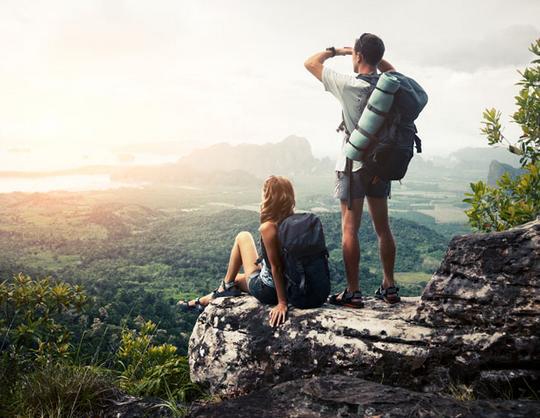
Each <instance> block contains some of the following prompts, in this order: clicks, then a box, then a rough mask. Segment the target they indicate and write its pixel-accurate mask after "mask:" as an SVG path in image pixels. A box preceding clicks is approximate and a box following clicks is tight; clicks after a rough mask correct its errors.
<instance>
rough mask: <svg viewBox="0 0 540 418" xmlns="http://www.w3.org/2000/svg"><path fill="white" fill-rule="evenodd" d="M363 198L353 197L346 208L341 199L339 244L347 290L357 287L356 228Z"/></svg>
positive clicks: (358, 259)
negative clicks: (349, 206)
mask: <svg viewBox="0 0 540 418" xmlns="http://www.w3.org/2000/svg"><path fill="white" fill-rule="evenodd" d="M363 206H364V199H363V198H362V199H354V200H353V201H352V208H351V210H349V209H348V208H347V202H346V201H344V200H342V201H341V237H342V238H341V244H342V248H343V263H344V264H345V274H346V275H347V288H348V290H349V292H356V291H357V290H359V289H360V287H359V281H360V279H359V275H358V273H359V270H360V243H359V241H358V229H359V228H360V222H361V218H362V208H363Z"/></svg>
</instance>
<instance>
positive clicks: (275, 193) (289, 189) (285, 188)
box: [261, 176, 296, 223]
mask: <svg viewBox="0 0 540 418" xmlns="http://www.w3.org/2000/svg"><path fill="white" fill-rule="evenodd" d="M295 203H296V202H295V200H294V189H293V185H292V183H291V182H290V180H289V179H288V178H286V177H282V176H270V177H268V178H267V179H266V180H265V181H264V184H263V189H262V202H261V223H263V222H266V221H272V222H276V223H279V222H281V221H282V220H283V219H285V218H286V217H287V216H289V215H291V214H292V213H293V212H294V205H295Z"/></svg>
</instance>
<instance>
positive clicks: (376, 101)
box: [345, 73, 399, 161]
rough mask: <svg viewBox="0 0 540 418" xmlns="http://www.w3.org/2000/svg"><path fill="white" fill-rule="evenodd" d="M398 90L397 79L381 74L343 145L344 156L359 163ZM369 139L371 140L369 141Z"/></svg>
mask: <svg viewBox="0 0 540 418" xmlns="http://www.w3.org/2000/svg"><path fill="white" fill-rule="evenodd" d="M398 88H399V80H398V79H397V77H394V76H393V75H390V74H388V73H382V74H381V76H380V77H379V80H378V81H377V86H376V87H375V89H374V90H373V92H372V93H371V96H370V97H369V100H368V103H367V105H366V108H365V109H364V111H363V112H362V116H360V120H359V121H358V124H357V125H356V129H355V130H354V131H353V132H352V133H351V136H350V137H349V140H348V142H347V143H346V144H345V155H346V156H347V157H348V158H350V159H351V160H356V161H361V160H362V158H363V156H364V152H365V150H366V149H367V148H368V146H370V145H371V141H372V140H375V139H374V138H373V135H375V134H376V133H377V131H378V130H379V129H380V128H381V126H382V124H383V123H384V119H385V117H386V113H387V112H388V111H389V110H390V108H391V107H392V103H393V102H394V93H395V92H396V91H397V90H398ZM370 137H371V139H370Z"/></svg>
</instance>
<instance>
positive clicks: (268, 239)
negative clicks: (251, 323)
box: [259, 222, 287, 326]
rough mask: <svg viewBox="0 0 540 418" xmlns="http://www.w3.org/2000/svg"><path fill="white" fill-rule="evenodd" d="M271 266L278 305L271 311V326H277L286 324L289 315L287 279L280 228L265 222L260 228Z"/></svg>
mask: <svg viewBox="0 0 540 418" xmlns="http://www.w3.org/2000/svg"><path fill="white" fill-rule="evenodd" d="M259 231H260V232H261V236H262V240H263V242H264V247H265V248H266V254H267V256H268V261H270V266H271V269H272V278H273V279H274V285H275V287H276V293H277V298H278V304H277V305H276V306H275V307H274V308H272V310H271V311H270V325H272V326H276V325H279V324H281V323H283V322H285V318H286V315H287V292H286V291H285V278H284V277H283V266H282V264H281V256H280V247H279V240H278V228H277V225H276V224H275V223H273V222H264V223H263V224H262V225H261V227H260V228H259Z"/></svg>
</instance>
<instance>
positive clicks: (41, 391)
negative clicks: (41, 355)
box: [8, 361, 117, 418]
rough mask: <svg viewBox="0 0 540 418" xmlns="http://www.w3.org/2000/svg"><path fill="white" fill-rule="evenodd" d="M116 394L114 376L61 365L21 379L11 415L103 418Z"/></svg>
mask: <svg viewBox="0 0 540 418" xmlns="http://www.w3.org/2000/svg"><path fill="white" fill-rule="evenodd" d="M116 394H117V390H116V389H115V387H114V385H113V377H112V375H111V373H110V372H107V371H105V370H102V369H99V368H96V367H91V366H74V365H70V364H69V363H67V362H65V361H59V362H57V363H55V364H51V365H48V366H45V367H44V368H42V369H40V370H38V371H36V372H34V373H30V374H27V375H23V376H21V378H20V379H19V380H18V382H17V383H16V385H15V387H14V393H13V395H12V398H11V402H10V405H9V406H8V411H9V415H10V416H18V417H58V418H60V417H78V416H100V415H102V414H100V411H102V410H103V409H105V408H106V407H107V406H108V405H109V404H110V401H111V400H112V399H114V398H115V397H116Z"/></svg>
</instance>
